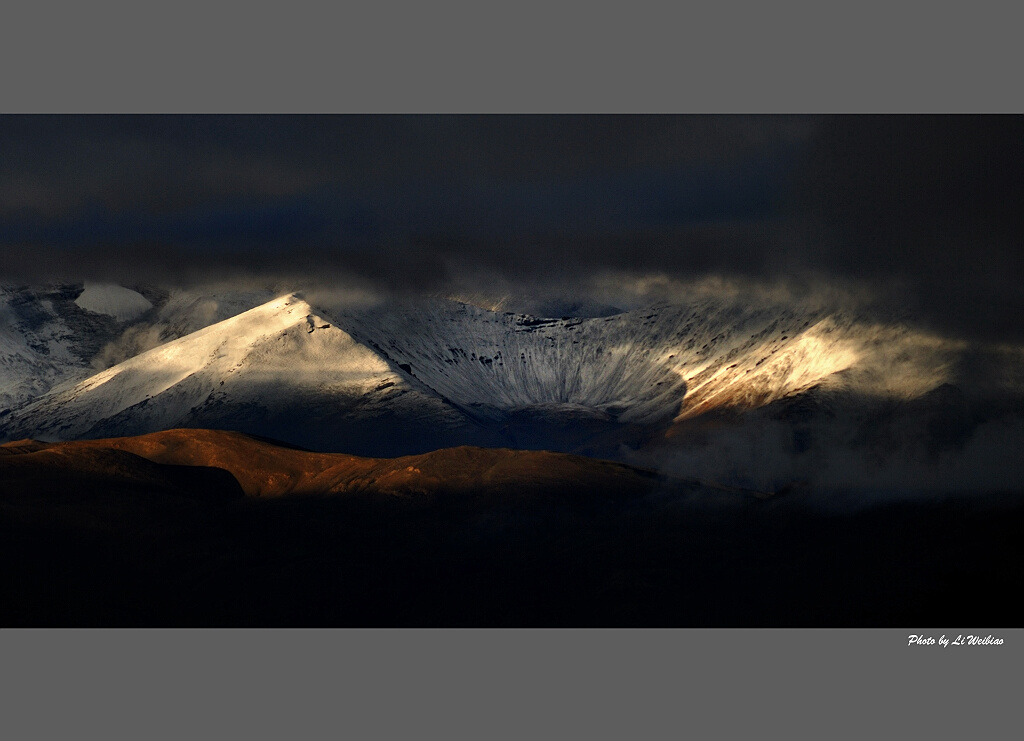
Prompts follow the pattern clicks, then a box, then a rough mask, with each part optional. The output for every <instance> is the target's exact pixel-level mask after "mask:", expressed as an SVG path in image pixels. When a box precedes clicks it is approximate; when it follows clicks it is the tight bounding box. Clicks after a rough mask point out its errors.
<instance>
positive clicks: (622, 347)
mask: <svg viewBox="0 0 1024 741" xmlns="http://www.w3.org/2000/svg"><path fill="white" fill-rule="evenodd" d="M83 295H84V294H83ZM264 297H265V296H264V295H262V294H260V293H259V292H255V293H252V294H246V295H242V294H237V295H229V294H224V295H218V294H211V295H204V294H196V293H178V294H175V295H171V296H170V298H169V299H168V300H167V301H166V303H163V304H161V306H160V307H159V308H158V312H157V313H158V317H159V321H161V322H163V324H162V325H161V326H163V327H164V329H165V331H167V332H169V333H170V334H172V335H173V334H174V333H175V332H185V331H187V330H188V329H191V328H192V327H196V326H197V325H198V326H202V325H204V324H205V323H207V322H209V321H214V322H215V323H213V324H210V325H209V326H205V327H203V328H199V329H197V330H196V331H192V332H190V333H188V334H186V335H185V336H184V337H181V338H180V339H175V340H172V341H169V342H166V343H165V344H162V345H159V346H157V347H154V348H152V349H149V350H147V351H146V352H143V353H141V354H139V355H136V356H135V357H132V358H130V359H128V360H125V361H124V362H121V363H119V364H117V365H114V366H113V367H111V368H108V369H106V370H104V371H101V372H99V373H96V374H95V375H92V376H91V377H89V378H86V379H84V380H83V379H82V378H81V376H80V375H79V376H74V375H72V376H71V377H70V380H67V381H66V382H64V383H63V384H61V385H58V386H55V387H54V388H53V389H52V390H51V391H50V392H49V393H46V394H43V395H39V394H42V392H43V391H45V390H46V387H42V386H41V387H39V388H35V389H33V388H24V387H22V388H20V389H19V390H18V391H17V393H18V394H21V395H22V396H23V397H24V396H35V397H36V398H35V399H34V400H33V401H31V402H30V403H28V404H26V405H24V406H22V407H20V408H18V409H15V410H14V411H13V412H12V413H11V414H10V415H9V417H8V420H7V421H6V424H5V425H4V428H3V430H2V431H0V437H6V438H7V439H12V438H17V437H25V436H33V437H37V438H43V439H69V438H75V437H88V436H91V437H97V436H111V435H124V434H139V433H142V432H149V431H154V430H159V429H167V428H170V427H175V426H209V427H221V428H228V429H244V430H248V431H251V432H254V433H256V434H267V435H270V436H277V435H280V436H281V437H282V438H284V439H288V440H290V441H292V442H295V443H297V444H302V445H309V446H311V447H320V448H321V449H336V450H341V449H349V450H350V451H354V450H356V449H357V448H358V446H359V445H361V444H363V443H365V445H366V446H370V445H371V443H370V441H371V439H376V440H377V443H374V444H379V445H383V446H385V448H384V449H389V450H391V449H393V450H395V451H396V452H395V453H394V454H399V452H398V451H403V452H408V451H409V450H411V449H412V448H416V449H417V450H420V449H424V450H425V449H430V448H431V447H439V446H441V445H442V444H465V443H474V442H478V443H481V444H502V441H503V438H502V437H501V436H502V435H503V434H505V433H503V432H500V431H501V430H502V429H503V425H505V424H506V423H510V422H516V423H517V424H518V423H520V422H523V423H524V424H526V423H528V424H533V423H534V422H536V423H537V424H551V425H555V426H558V425H561V426H562V427H564V428H571V427H573V426H578V425H584V426H585V425H605V426H606V427H608V428H609V429H610V428H612V427H615V428H618V427H620V426H622V427H625V426H634V427H636V426H640V427H646V428H648V429H654V428H659V429H664V428H666V427H667V426H669V425H672V424H673V423H678V422H682V421H685V420H687V419H690V418H694V417H698V416H700V415H702V414H705V413H707V412H709V411H713V410H721V409H730V408H736V409H755V408H758V407H763V406H765V405H767V404H771V403H772V402H774V401H777V400H780V399H784V398H787V397H791V396H794V395H796V394H800V393H803V392H806V391H808V390H810V389H812V388H836V389H847V390H849V389H853V390H855V391H856V392H857V393H858V394H860V395H861V396H862V397H864V398H867V397H869V396H871V395H875V396H878V397H887V398H888V397H892V398H897V397H898V398H913V397H915V396H918V395H920V394H922V393H925V392H927V391H928V390H930V389H932V388H935V387H936V386H938V385H939V384H941V383H943V382H945V381H946V380H947V378H948V374H949V372H950V368H951V367H953V365H954V360H955V358H956V357H957V355H956V354H957V353H958V352H959V351H960V350H962V348H959V347H957V346H955V345H952V344H950V343H948V342H945V341H942V340H941V339H940V338H931V337H927V336H925V335H923V334H922V333H920V332H913V331H911V330H909V329H907V328H905V327H899V326H887V325H879V324H876V323H872V322H869V321H867V320H865V319H864V318H861V317H857V316H854V315H848V314H843V313H837V312H827V311H825V310H822V309H807V308H801V307H794V306H784V305H750V304H747V303H744V302H742V301H741V300H739V299H737V300H735V301H722V300H718V299H700V300H695V301H692V302H690V303H688V304H685V305H684V304H671V305H668V304H666V305H658V306H654V307H649V308H646V309H642V310H635V311H630V312H624V313H620V314H616V315H613V316H606V317H591V318H575V319H545V318H538V317H532V316H527V315H523V314H511V313H498V312H494V311H488V310H486V309H483V308H479V307H476V306H472V305H467V304H464V303H459V302H456V301H451V300H444V299H421V300H415V301H408V302H404V303H403V302H393V303H385V304H379V305H376V306H373V307H370V308H361V309H353V308H349V309H345V310H341V309H334V310H331V309H326V310H325V309H323V308H321V307H317V306H314V305H311V304H310V303H309V302H308V301H307V300H306V299H305V298H303V297H302V295H300V294H294V293H293V294H286V295H283V296H279V297H277V298H274V299H272V300H269V301H266V302H265V303H262V304H261V305H259V306H256V307H255V308H252V309H249V310H247V311H242V312H241V313H237V314H235V315H234V316H231V317H230V318H226V319H223V320H221V321H217V319H218V318H219V317H221V316H223V314H225V313H228V312H231V311H233V310H234V309H236V308H238V307H240V306H243V307H244V306H246V305H247V304H248V303H249V302H251V301H254V300H258V299H261V298H264ZM22 340H23V338H22V337H21V335H19V334H18V332H12V331H10V330H9V329H8V330H4V329H0V368H3V365H2V364H3V363H7V364H8V365H11V364H12V363H18V362H20V363H22V365H23V366H24V368H23V369H22V371H19V373H21V378H22V379H23V381H24V378H26V377H28V376H26V375H25V374H26V373H27V372H28V371H27V370H25V369H26V368H27V369H29V370H32V369H36V370H40V371H41V370H42V369H44V366H43V365H41V363H42V362H43V361H42V360H40V359H39V358H38V357H34V356H33V357H29V356H30V355H31V352H30V351H29V350H27V349H26V347H27V346H24V343H23V341H22ZM19 343H21V344H19ZM26 353H28V355H26ZM26 357H27V358H28V360H25V359H24V358H26ZM26 363H28V365H26ZM31 363H35V364H36V365H31ZM4 372H5V373H6V371H4ZM51 375H53V376H54V378H55V379H57V378H58V376H57V375H55V374H51ZM2 392H3V388H0V393H2ZM524 420H525V421H526V422H524ZM401 434H408V435H409V436H410V437H409V439H408V440H406V441H405V442H401V441H396V440H397V436H400V435H401ZM374 435H376V436H377V437H376V438H374ZM446 436H447V437H446ZM391 438H395V440H392V439H391ZM538 439H540V438H538ZM556 443H557V441H555V442H552V443H551V444H552V445H555V444H556ZM504 444H508V440H505V441H504ZM545 444H546V443H545ZM388 445H392V448H387V446H388ZM403 445H406V446H412V447H411V448H408V449H407V448H403V447H402V446H403ZM416 446H419V447H416ZM366 450H367V451H369V450H375V448H370V447H367V448H366ZM367 454H369V453H367Z"/></svg>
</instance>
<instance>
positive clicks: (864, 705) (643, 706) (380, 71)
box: [0, 0, 1024, 739]
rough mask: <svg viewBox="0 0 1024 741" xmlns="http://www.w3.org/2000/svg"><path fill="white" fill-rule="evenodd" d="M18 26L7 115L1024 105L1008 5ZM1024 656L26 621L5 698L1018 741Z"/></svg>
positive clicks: (259, 11) (565, 634)
mask: <svg viewBox="0 0 1024 741" xmlns="http://www.w3.org/2000/svg"><path fill="white" fill-rule="evenodd" d="M5 16H6V19H5V22H4V23H3V25H2V28H0V91H2V95H0V110H2V111H3V112H6V113H14V112H37V113H50V112H169V113H179V112H288V113H297V112H368V113H389V112H416V113H427V112H518V113H532V112H637V113H641V112H643V113H650V112H789V113H792V112H879V111H884V112H919V111H921V112H923V111H929V112H1011V113H1020V112H1021V96H1020V93H1019V90H1020V87H1019V80H1018V79H1017V76H1016V74H1015V72H1016V70H1019V69H1020V68H1021V67H1024V60H1022V59H1021V56H1022V54H1021V51H1020V45H1019V43H1018V40H1017V39H1016V38H1015V37H1016V35H1017V34H1016V29H1017V28H1018V25H1017V24H1016V23H1015V22H1014V18H1013V17H1012V15H1011V14H1010V6H1006V5H1003V4H996V3H972V4H971V5H970V6H969V7H968V6H964V5H962V4H961V7H960V8H952V7H937V6H936V5H934V4H926V3H923V2H914V3H908V2H891V1H890V2H885V3H882V2H878V1H877V0H874V1H873V2H870V3H867V4H865V3H858V4H856V5H853V4H843V5H842V6H837V7H832V8H828V7H825V6H823V5H822V4H821V3H809V2H799V3H798V2H786V3H773V4H770V5H769V4H764V3H754V2H750V1H749V0H744V2H742V3H722V2H718V3H714V4H704V7H700V6H698V5H695V4H693V3H687V4H686V5H685V7H684V6H683V4H675V3H671V4H670V3H650V2H646V3H637V2H633V3H630V4H629V5H628V6H627V5H626V4H625V3H619V4H618V9H616V8H615V7H613V6H610V5H606V6H601V7H598V6H597V5H596V4H592V3H591V4H584V3H581V2H574V3H565V2H551V0H548V2H544V3H541V2H537V1H536V0H530V1H529V2H526V3H518V4H516V5H514V6H513V5H512V4H506V3H501V4H492V5H488V6H484V5H482V4H480V3H467V2H460V3H453V2H445V3H437V2H435V3H431V4H429V5H428V4H423V3H411V2H401V3H395V2H392V3H381V2H378V3H374V4H372V5H371V4H369V3H361V4H358V5H357V4H354V3H344V4H341V3H338V4H327V3H316V4H311V3H305V2H304V3H297V2H293V3H289V4H288V5H287V7H286V8H281V9H279V10H273V11H268V10H266V9H264V8H260V7H258V5H257V4H242V3H240V2H232V3H224V2H203V3H199V2H195V1H194V0H188V1H187V2H183V3H176V4H173V5H171V4H160V5H158V6H157V5H154V6H152V7H148V8H143V7H141V6H139V5H138V4H137V3H127V2H95V3H90V4H87V5H71V4H54V3H48V4H43V3H39V2H35V3H32V4H29V3H26V2H22V1H20V0H19V2H18V3H16V5H15V6H14V7H9V8H8V9H7V10H6V12H5ZM0 144H2V143H0ZM0 166H2V165H0ZM16 567H17V566H16V564H5V565H4V568H16ZM910 633H919V634H925V635H933V636H934V637H935V638H938V637H939V636H940V635H942V634H943V633H945V634H946V635H947V636H953V635H956V634H957V633H964V634H968V633H976V634H977V633H980V634H982V635H988V634H989V633H991V634H993V635H996V636H999V637H1002V638H1004V640H1005V641H1006V644H1005V645H1003V646H987V647H962V648H958V649H954V648H952V647H950V648H946V649H940V648H939V647H938V646H915V647H908V646H907V636H908V635H909V634H910ZM1022 647H1024V630H1021V629H1005V628H1004V629H997V628H986V629H985V630H977V629H974V630H972V629H971V628H969V627H967V626H945V627H941V628H938V629H928V628H922V627H920V626H907V627H906V628H893V629H886V630H853V631H851V630H808V631H789V630H676V631H673V630H669V631H662V630H642V631H632V630H629V631H627V630H617V631H591V630H569V631H565V630H562V631H550V630H533V631H381V630H358V631H348V630H344V631H207V630H193V631H159V630H153V631H121V630H110V631H63V630H61V631H55V630H45V631H35V630H3V631H0V657H2V659H0V660H2V669H0V680H2V686H0V698H2V708H3V718H4V720H3V727H4V728H5V729H13V730H14V734H13V735H12V736H11V737H12V738H19V739H23V738H55V737H68V736H70V735H72V734H74V735H79V734H81V733H83V732H85V733H89V734H90V735H91V734H93V733H96V734H98V735H100V736H103V737H107V738H163V737H168V738H171V737H173V738H180V737H182V736H183V735H185V734H186V733H187V734H189V735H198V736H199V737H213V736H215V735H217V736H219V735H221V733H223V734H224V735H227V734H231V735H232V736H234V735H235V734H243V733H244V734H246V736H248V737H251V736H253V735H256V736H257V737H261V738H281V737H295V738H309V737H336V736H338V735H341V734H348V733H356V734H358V735H357V737H358V738H393V737H398V736H400V735H409V734H416V735H428V734H429V735H435V734H438V735H443V736H448V737H452V736H456V737H466V738H470V737H472V738H480V737H483V738H522V737H533V736H540V737H575V736H577V734H588V736H593V735H596V736H597V737H599V738H624V737H637V738H650V737H657V738H661V737H666V738H667V737H671V738H678V737H680V736H682V735H683V734H686V733H687V732H689V731H695V730H696V731H699V732H700V734H699V735H700V736H701V737H708V736H710V737H722V738H735V737H739V736H740V734H741V733H742V734H744V735H746V736H749V735H750V734H751V732H753V733H757V734H758V735H770V734H771V735H774V734H776V733H781V734H785V735H786V736H790V737H792V736H794V735H799V736H806V737H813V738H822V737H826V738H831V737H836V736H839V737H844V736H859V737H864V736H865V735H866V734H867V733H871V734H873V736H878V737H883V738H885V737H892V736H895V735H897V734H900V733H903V732H911V731H913V732H914V733H915V735H916V734H918V733H932V734H937V735H938V736H940V737H947V736H949V737H972V738H1000V737H1013V736H1014V734H1015V733H1017V732H1019V729H1020V722H1019V713H1017V712H1016V707H1015V705H1016V703H1019V697H1017V695H1016V694H1015V693H1013V692H1011V688H1014V689H1016V688H1019V671H1020V667H1021V666H1022V665H1024V663H1022V661H1021V659H1022V658H1024V648H1022ZM5 735H6V733H5Z"/></svg>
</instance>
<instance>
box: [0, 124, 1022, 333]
mask: <svg viewBox="0 0 1024 741" xmlns="http://www.w3.org/2000/svg"><path fill="white" fill-rule="evenodd" d="M1022 133H1024V132H1022V119H1021V118H1020V117H1001V118H1000V117H995V118H991V117H920V116H913V117H898V116H886V117H863V116H849V117H806V116H789V117H784V116H761V117H757V116H753V117H744V116H327V117H319V116H249V117H247V116H225V117H219V116H200V117H189V116H169V117H165V116H150V117H146V116H143V117H135V116H131V117H119V116H113V117H70V118H69V117H3V118H0V147H2V150H3V151H2V157H0V244H2V257H0V275H2V276H3V277H7V278H11V277H19V279H26V280H27V279H29V278H31V279H33V280H34V279H38V278H39V277H40V276H43V277H45V276H47V275H55V274H57V273H62V274H63V275H64V276H65V277H72V275H91V276H92V277H103V276H106V277H111V278H116V279H118V280H129V279H131V276H135V278H134V280H161V279H174V280H186V281H187V280H196V279H202V278H204V277H208V276H211V275H215V276H218V277H225V276H230V275H232V274H244V275H249V276H253V275H261V274H262V275H281V274H287V275H295V276H301V275H309V276H315V277H316V278H317V279H318V280H321V281H330V280H331V279H332V276H342V275H343V276H352V277H357V278H360V279H362V280H365V281H367V282H369V283H371V284H373V285H374V286H377V287H383V288H388V289H398V290H404V289H407V288H418V289H427V290H439V289H444V288H445V287H446V286H448V285H451V284H453V283H459V282H460V281H462V282H463V283H464V282H465V280H466V276H477V278H478V279H479V280H481V281H482V282H484V283H487V282H494V283H502V284H505V285H516V284H520V285H523V286H525V285H527V284H528V283H529V282H530V281H545V282H547V283H552V282H558V281H565V282H573V281H575V282H581V281H584V279H585V277H586V276H587V275H592V274H597V273H601V272H607V271H623V272H629V273H633V274H635V273H638V272H650V273H662V274H666V275H669V276H674V277H678V278H688V277H695V276H700V275H707V274H714V275H724V276H741V277H743V278H745V279H763V280H766V281H772V280H779V279H784V280H786V281H789V282H790V283H794V282H796V283H799V282H800V281H804V282H807V283H813V282H815V281H821V280H824V281H826V282H827V281H828V280H831V279H834V280H838V281H847V282H849V281H862V282H864V283H865V284H867V285H869V286H871V287H873V288H878V287H880V286H882V287H885V288H886V290H887V291H888V292H889V294H890V295H891V296H892V297H893V299H894V300H896V301H898V302H905V303H907V304H908V305H910V306H911V307H912V308H913V309H915V310H916V311H917V312H918V313H919V314H920V316H922V317H923V318H924V320H925V321H926V322H930V323H932V324H935V325H938V326H939V327H940V328H942V329H943V330H944V331H946V330H948V331H955V332H960V333H966V334H971V333H979V332H980V333H982V334H990V335H994V336H1006V337H1010V336H1020V335H1021V334H1022V331H1021V329H1020V327H1019V325H1020V323H1019V322H1018V321H1017V320H1016V317H1017V315H1019V314H1020V312H1021V311H1024V301H1022V294H1024V292H1022V291H1021V279H1022V275H1021V260H1020V246H1021V245H1020V238H1021V233H1022V228H1021V205H1020V204H1021V203H1024V197H1022V196H1024V194H1022V192H1021V188H1022V182H1024V178H1022V171H1024V167H1022V155H1021V147H1022V142H1024V136H1022Z"/></svg>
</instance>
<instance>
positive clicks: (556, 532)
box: [0, 430, 1024, 627]
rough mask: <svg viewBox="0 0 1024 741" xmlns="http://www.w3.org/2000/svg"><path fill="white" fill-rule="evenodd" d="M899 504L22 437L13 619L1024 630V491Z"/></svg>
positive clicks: (14, 449) (609, 473)
mask: <svg viewBox="0 0 1024 741" xmlns="http://www.w3.org/2000/svg"><path fill="white" fill-rule="evenodd" d="M894 494H895V493H893V494H890V495H888V496H882V495H879V494H878V493H875V496H874V497H873V498H872V501H873V502H874V503H873V504H870V505H868V504H863V503H862V505H861V506H859V507H854V506H852V504H853V503H854V502H856V501H859V499H860V497H859V495H858V494H855V493H849V492H846V493H844V492H812V491H799V490H797V491H790V492H782V493H778V494H776V495H774V496H770V497H763V496H758V495H756V493H753V492H744V491H730V490H724V489H716V488H713V487H708V486H702V485H699V484H696V483H693V482H686V481H680V480H665V479H662V478H659V477H657V476H655V475H653V474H651V473H649V472H645V471H642V470H638V469H633V468H629V467H627V466H621V465H618V464H611V463H606V462H603V461H596V460H590V459H586V458H577V457H573V456H565V455H558V454H551V453H541V452H526V451H508V450H484V449H478V448H457V449H451V450H442V451H435V452H434V453H429V454H426V455H422V456H411V457H408V458H404V459H365V458H355V457H352V456H342V455H324V454H313V453H307V452H304V451H298V450H294V449H290V448H285V447H281V446H277V445H273V444H271V443H268V442H266V441H261V440H256V439H254V438H250V437H246V436H244V435H237V434H234V433H217V432H210V431H203V430H189V431H170V432H166V433H157V434H155V435H147V436H142V437H138V438H123V439H119V440H101V441H88V442H80V443H61V444H44V443H32V442H24V443H12V444H8V445H5V446H0V558H2V559H3V561H2V562H3V569H2V577H0V579H2V581H0V590H2V593H0V620H2V624H3V625H4V626H112V627H125V626H155V627H157V626H158V627H163V626H229V627H241V626H322V627H341V626H366V627H373V626H569V627H583V626H665V627H719V626H723V627H725V626H748V627H776V626H792V627H809V626H827V627H853V626H877V627H891V626H907V625H913V626H918V625H936V624H941V625H957V626H992V627H995V626H1006V625H1019V624H1020V622H1021V617H1022V613H1021V610H1020V608H1019V607H1017V602H1018V600H1017V599H1016V595H1017V594H1018V593H1019V592H1020V589H1021V587H1022V586H1024V496H1022V495H1021V494H1020V493H1006V494H1003V495H994V494H986V495H984V496H983V497H982V495H978V494H975V495H970V494H965V495H962V496H959V497H955V498H954V497H948V496H946V497H940V496H930V497H927V496H923V495H916V496H915V497H913V498H900V499H897V500H895V501H894V500H893V496H894ZM826 497H827V498H829V500H830V501H831V502H832V503H833V505H832V506H830V507H829V508H828V509H825V508H821V507H819V506H812V504H811V503H812V502H820V501H821V500H822V498H826ZM882 502H889V503H885V504H883V503H882Z"/></svg>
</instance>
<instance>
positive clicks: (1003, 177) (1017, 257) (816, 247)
mask: <svg viewBox="0 0 1024 741" xmlns="http://www.w3.org/2000/svg"><path fill="white" fill-rule="evenodd" d="M795 182H796V184H797V185H796V188H795V190H794V193H793V201H792V204H793V207H794V213H795V214H796V219H797V221H798V222H799V224H800V228H801V229H803V230H804V231H803V237H802V239H801V242H800V244H801V248H800V249H799V250H797V251H796V252H795V253H794V254H793V255H792V256H791V259H793V261H794V262H796V263H799V265H801V266H805V267H808V268H813V269H815V270H820V271H825V272H827V273H830V274H836V275H844V276H850V277H853V278H860V279H864V280H867V281H873V280H879V279H885V280H895V281H897V282H898V283H899V284H900V285H901V286H902V287H903V289H904V294H903V296H904V299H905V300H907V301H910V302H913V303H915V304H916V305H917V308H918V309H920V312H921V314H922V315H923V316H926V317H928V318H929V319H930V320H932V321H934V322H935V323H937V324H940V325H942V327H943V328H945V329H947V330H953V331H957V332H961V333H967V334H976V333H979V332H980V333H984V334H992V335H1012V336H1015V337H1017V338H1024V332H1022V323H1021V322H1020V321H1019V316H1021V313H1022V312H1024V271H1022V268H1024V262H1022V258H1021V254H1022V247H1024V243H1022V236H1024V118H1022V117H1020V116H995V117H990V116H877V117H876V116H871V117H865V116H845V117H833V118H828V119H824V120H822V121H821V122H820V125H819V129H818V131H817V135H816V137H815V140H814V144H813V147H812V148H811V149H810V150H809V154H808V157H807V160H806V161H805V164H804V167H803V169H801V170H800V171H798V177H797V179H796V180H795Z"/></svg>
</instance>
